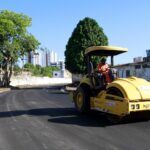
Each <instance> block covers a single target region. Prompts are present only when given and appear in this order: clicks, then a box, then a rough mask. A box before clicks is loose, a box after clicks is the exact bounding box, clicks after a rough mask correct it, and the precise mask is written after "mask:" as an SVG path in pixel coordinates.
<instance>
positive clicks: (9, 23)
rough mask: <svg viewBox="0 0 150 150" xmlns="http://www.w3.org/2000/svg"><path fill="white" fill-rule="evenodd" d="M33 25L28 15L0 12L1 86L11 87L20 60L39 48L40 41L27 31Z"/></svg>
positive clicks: (6, 11)
mask: <svg viewBox="0 0 150 150" xmlns="http://www.w3.org/2000/svg"><path fill="white" fill-rule="evenodd" d="M31 24H32V19H31V18H30V17H28V16H27V15H24V14H22V13H15V12H12V11H8V10H1V11H0V73H1V77H0V86H5V87H7V86H9V84H10V78H11V76H12V73H13V66H14V65H15V63H16V62H17V61H18V58H22V57H23V56H24V55H26V54H29V53H30V52H31V51H33V52H34V51H35V50H36V49H37V48H38V47H39V45H40V43H39V41H38V40H37V39H36V38H35V37H34V36H33V35H32V34H31V33H29V32H28V31H27V29H28V28H29V27H30V26H31ZM16 69H18V68H17V67H16ZM18 71H19V70H18Z"/></svg>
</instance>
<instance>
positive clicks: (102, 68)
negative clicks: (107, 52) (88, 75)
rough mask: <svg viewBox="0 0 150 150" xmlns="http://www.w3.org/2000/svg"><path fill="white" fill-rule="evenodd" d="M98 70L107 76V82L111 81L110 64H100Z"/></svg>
mask: <svg viewBox="0 0 150 150" xmlns="http://www.w3.org/2000/svg"><path fill="white" fill-rule="evenodd" d="M98 71H99V72H100V73H102V75H103V76H104V77H105V79H106V82H107V83H110V82H111V79H110V76H109V67H108V64H103V63H100V64H98Z"/></svg>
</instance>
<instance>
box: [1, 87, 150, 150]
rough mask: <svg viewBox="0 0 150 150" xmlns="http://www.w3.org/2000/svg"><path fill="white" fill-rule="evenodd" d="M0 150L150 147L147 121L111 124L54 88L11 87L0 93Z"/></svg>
mask: <svg viewBox="0 0 150 150" xmlns="http://www.w3.org/2000/svg"><path fill="white" fill-rule="evenodd" d="M0 150H150V121H147V120H134V121H133V120H132V121H126V122H124V123H121V124H117V125H111V124H110V123H109V122H108V121H107V120H106V118H105V116H104V115H102V114H101V113H98V112H92V113H91V114H90V115H88V116H86V115H79V114H78V113H77V112H76V110H75V109H74V105H73V103H72V102H71V100H70V98H69V95H68V94H65V93H61V92H60V91H58V90H53V89H26V90H23V89H22V90H12V91H10V92H7V93H3V94H0Z"/></svg>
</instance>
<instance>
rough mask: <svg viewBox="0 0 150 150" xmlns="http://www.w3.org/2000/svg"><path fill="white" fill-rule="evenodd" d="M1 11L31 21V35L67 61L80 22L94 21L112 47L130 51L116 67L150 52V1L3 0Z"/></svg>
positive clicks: (0, 3)
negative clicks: (149, 50)
mask: <svg viewBox="0 0 150 150" xmlns="http://www.w3.org/2000/svg"><path fill="white" fill-rule="evenodd" d="M0 10H10V11H14V12H17V13H23V14H25V15H28V16H29V17H31V18H32V26H31V27H29V28H28V31H29V32H30V33H32V34H33V35H34V36H35V37H36V38H37V39H38V40H39V42H40V43H41V47H46V48H48V49H49V50H53V51H55V52H56V53H57V54H58V57H59V59H63V58H64V51H65V48H66V44H67V42H68V39H69V38H70V36H71V34H72V32H73V30H74V28H75V27H76V25H77V24H78V22H79V21H80V20H83V19H84V18H85V17H90V18H93V19H95V20H96V21H97V23H98V24H99V26H100V27H102V28H103V29H104V33H105V34H106V35H107V37H108V40H109V45H112V46H120V47H125V48H128V52H127V53H124V54H121V55H118V56H116V57H115V64H124V63H130V62H133V58H134V57H139V56H142V57H145V56H146V50H147V49H150V0H0Z"/></svg>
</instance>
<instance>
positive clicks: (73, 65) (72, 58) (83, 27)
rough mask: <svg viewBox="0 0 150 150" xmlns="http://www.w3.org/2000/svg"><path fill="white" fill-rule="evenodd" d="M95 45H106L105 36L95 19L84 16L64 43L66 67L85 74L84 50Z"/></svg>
mask: <svg viewBox="0 0 150 150" xmlns="http://www.w3.org/2000/svg"><path fill="white" fill-rule="evenodd" d="M97 45H99V46H100V45H101V46H104V45H108V39H107V36H106V35H105V33H104V31H103V28H102V27H100V26H99V25H98V23H97V22H96V20H94V19H92V18H89V17H86V18H84V19H83V20H81V21H79V23H78V24H77V26H76V28H75V29H74V31H73V32H72V35H71V37H70V38H69V40H68V43H67V45H66V50H65V65H66V68H67V69H68V70H69V71H70V72H72V73H75V74H76V73H77V74H80V73H82V74H85V73H86V71H85V70H86V64H85V57H84V51H85V49H86V48H87V47H90V46H97Z"/></svg>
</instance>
